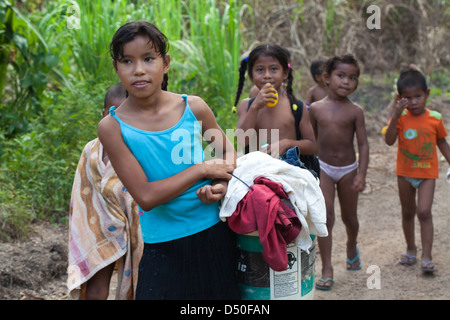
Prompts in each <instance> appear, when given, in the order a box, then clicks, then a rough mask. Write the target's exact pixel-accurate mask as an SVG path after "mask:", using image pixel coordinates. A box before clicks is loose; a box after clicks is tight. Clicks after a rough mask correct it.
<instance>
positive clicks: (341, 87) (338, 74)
mask: <svg viewBox="0 0 450 320" xmlns="http://www.w3.org/2000/svg"><path fill="white" fill-rule="evenodd" d="M326 78H327V83H328V86H329V90H331V91H332V92H333V93H334V94H336V95H337V96H339V97H347V96H349V95H350V94H351V93H353V91H355V90H356V87H357V86H358V68H357V67H356V66H355V65H354V64H347V63H339V64H337V66H336V68H335V69H334V70H333V71H332V72H331V75H327V76H326Z"/></svg>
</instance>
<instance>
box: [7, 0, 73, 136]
mask: <svg viewBox="0 0 450 320" xmlns="http://www.w3.org/2000/svg"><path fill="white" fill-rule="evenodd" d="M53 50H56V48H53ZM57 65H58V58H57V56H56V53H54V52H53V51H52V50H51V49H49V47H48V45H47V43H46V42H45V40H44V39H43V37H42V35H41V34H40V33H39V31H38V30H37V29H36V28H35V26H34V25H33V24H32V23H31V21H30V20H29V19H28V18H27V17H25V16H24V15H23V14H22V13H21V12H20V11H18V10H17V9H16V8H15V7H13V6H12V5H11V3H9V2H8V1H5V2H2V3H1V4H0V98H1V101H0V129H1V131H2V132H3V133H4V134H5V135H6V136H8V137H14V136H15V135H16V134H18V133H22V132H25V131H26V130H27V129H28V125H29V122H30V120H31V119H32V118H33V117H36V116H38V115H39V112H40V110H41V103H42V101H45V99H46V98H45V94H44V90H45V89H46V88H47V84H48V82H49V80H50V79H53V81H54V82H56V83H57V82H58V81H62V82H64V81H65V82H66V79H65V77H64V76H63V75H62V74H61V73H60V72H59V70H58V68H57Z"/></svg>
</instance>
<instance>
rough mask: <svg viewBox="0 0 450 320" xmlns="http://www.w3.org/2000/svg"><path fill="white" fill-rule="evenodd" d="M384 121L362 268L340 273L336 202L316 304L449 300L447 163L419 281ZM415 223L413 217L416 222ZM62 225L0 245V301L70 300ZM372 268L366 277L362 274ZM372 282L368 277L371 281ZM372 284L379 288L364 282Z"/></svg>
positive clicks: (364, 197) (367, 206) (363, 212)
mask: <svg viewBox="0 0 450 320" xmlns="http://www.w3.org/2000/svg"><path fill="white" fill-rule="evenodd" d="M449 107H450V101H446V102H441V103H439V104H438V105H437V107H435V108H433V109H435V110H437V111H440V112H441V113H443V116H444V121H445V123H446V124H447V128H449V125H450V108H449ZM385 121H386V112H385V110H384V111H383V112H380V113H378V114H377V116H374V115H372V116H367V121H366V124H367V127H368V131H369V133H370V138H369V142H370V165H369V171H368V177H367V184H368V186H367V189H366V191H365V192H364V193H363V194H361V195H360V200H359V207H358V210H359V220H360V235H359V244H358V246H359V250H360V252H361V259H362V263H363V268H362V270H360V271H346V270H345V259H346V256H345V242H346V235H345V230H344V227H343V224H342V221H341V220H340V212H339V205H338V204H336V214H337V219H336V224H335V228H334V246H333V256H332V258H333V264H334V279H335V285H334V287H333V289H332V290H331V291H327V292H324V291H319V290H315V299H317V300H343V299H355V300H360V299H365V300H367V299H369V300H371V299H375V300H378V299H379V300H382V299H405V300H409V299H450V291H449V290H448V288H447V285H446V284H448V283H450V268H449V267H448V266H449V265H450V255H449V252H450V233H449V227H450V225H449V216H448V215H449V205H450V199H449V195H450V189H449V187H448V186H447V184H446V182H445V180H444V176H445V172H446V171H447V168H448V165H447V164H446V163H445V162H441V169H440V170H441V172H440V179H439V180H438V181H437V185H436V193H435V197H434V204H433V221H434V228H435V236H434V245H433V257H434V260H435V262H437V263H438V264H437V268H438V271H437V272H436V273H435V274H434V275H432V276H424V275H423V274H422V272H421V271H420V264H416V265H414V266H412V267H405V266H401V265H399V264H398V263H397V261H398V258H399V256H400V254H401V253H402V252H404V250H405V242H404V239H403V233H402V229H401V218H400V204H399V200H398V193H397V185H396V176H395V174H394V167H395V158H396V147H388V146H387V145H385V144H384V142H383V137H382V136H381V134H380V133H379V132H380V130H381V127H382V126H383V125H384V123H385ZM416 221H417V220H416ZM419 231H420V230H419V227H418V223H416V244H417V246H418V257H420V254H421V245H420V233H419ZM66 246H67V228H64V227H60V226H51V225H48V224H40V225H39V226H36V233H35V235H34V236H33V237H32V238H31V240H30V241H29V242H26V243H0V299H52V300H56V299H67V294H66V286H65V281H66V266H67V262H66V261H67V254H66V251H65V249H66ZM369 267H370V268H371V269H369V273H367V272H366V271H367V270H368V268H369ZM320 270H321V262H320V258H319V255H317V257H316V277H317V278H318V277H320V275H321V274H320ZM374 272H377V274H378V275H379V281H380V282H379V284H380V285H381V288H380V289H376V288H374V289H370V288H368V286H367V281H368V279H369V278H370V279H372V278H373V277H374V276H375V275H376V274H375V273H374ZM371 277H372V278H371ZM369 284H378V283H377V282H371V281H369Z"/></svg>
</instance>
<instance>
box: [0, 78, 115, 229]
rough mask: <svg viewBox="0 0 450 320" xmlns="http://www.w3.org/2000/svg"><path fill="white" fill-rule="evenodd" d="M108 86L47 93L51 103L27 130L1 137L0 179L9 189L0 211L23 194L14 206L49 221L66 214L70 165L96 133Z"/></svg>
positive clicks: (0, 196) (1, 197) (72, 169)
mask: <svg viewBox="0 0 450 320" xmlns="http://www.w3.org/2000/svg"><path fill="white" fill-rule="evenodd" d="M109 86H110V84H106V83H105V84H103V85H101V84H100V85H99V84H96V85H95V86H94V85H89V84H88V83H80V84H78V85H77V86H76V87H75V90H74V91H71V90H68V89H63V90H62V91H61V92H59V93H55V92H53V93H52V95H53V97H52V100H53V103H50V104H48V105H45V106H43V112H42V117H41V118H40V119H39V120H35V121H33V122H32V123H31V125H30V127H31V131H30V132H28V133H25V134H22V135H20V136H17V137H16V138H14V139H12V140H11V139H9V140H8V139H5V138H4V137H3V139H2V141H1V144H2V145H3V149H2V150H1V152H2V153H1V155H0V160H1V163H2V166H1V176H0V178H1V180H0V184H2V185H4V186H7V187H8V188H7V190H9V193H8V192H2V193H0V200H1V202H2V206H3V209H2V211H3V210H4V209H5V208H13V207H14V206H13V205H14V204H15V203H16V202H17V199H23V200H24V199H26V201H21V202H20V205H23V206H24V210H30V213H27V214H28V215H30V216H36V217H37V218H40V219H46V220H50V221H53V222H59V221H61V220H64V219H66V216H67V212H68V207H69V202H70V193H71V188H72V183H73V177H74V174H75V170H76V166H77V163H78V160H79V157H80V155H81V151H82V149H83V147H84V146H85V144H86V143H87V142H88V141H90V140H92V139H94V138H95V137H96V136H97V123H98V121H99V120H100V119H101V110H102V105H103V99H104V94H105V92H106V90H107V88H108V87H109ZM0 139H1V137H0ZM2 189H3V188H2ZM17 210H18V209H17ZM22 216H23V214H22ZM16 219H17V220H20V218H16Z"/></svg>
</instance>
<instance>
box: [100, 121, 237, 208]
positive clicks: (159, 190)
mask: <svg viewBox="0 0 450 320" xmlns="http://www.w3.org/2000/svg"><path fill="white" fill-rule="evenodd" d="M98 136H99V138H100V141H101V142H102V144H103V147H104V148H105V150H106V152H107V154H108V157H109V160H110V161H111V164H112V165H113V167H114V170H115V171H116V173H117V176H118V177H119V179H120V180H121V181H122V183H123V184H124V186H125V188H126V189H127V190H128V192H129V193H130V194H131V196H132V197H133V199H134V200H135V201H136V202H137V203H138V204H139V205H140V206H141V208H142V209H143V210H145V211H149V210H151V209H153V208H154V207H156V206H158V205H161V204H163V203H166V202H168V201H170V200H172V199H174V198H176V197H177V196H179V195H181V194H182V193H183V192H184V191H186V190H187V189H188V188H189V187H191V186H192V185H194V184H195V183H196V182H197V181H198V180H200V179H201V178H211V179H224V180H226V181H228V180H229V179H231V173H232V172H233V170H234V163H231V164H230V163H227V162H226V161H223V160H217V159H214V160H215V161H206V162H201V163H198V164H195V165H192V166H191V167H189V168H188V169H186V170H183V171H182V172H180V173H178V174H176V175H174V176H172V177H169V178H166V179H163V180H159V181H153V182H149V181H148V179H147V176H146V174H145V172H144V170H143V169H142V167H141V165H140V164H139V162H138V161H137V159H136V158H135V157H134V155H133V154H132V153H131V151H130V150H129V149H128V147H127V146H126V144H125V142H124V141H123V137H122V134H121V131H120V125H119V123H118V122H117V121H116V120H115V119H114V118H112V117H111V116H107V117H105V118H103V120H102V121H100V123H99V125H98Z"/></svg>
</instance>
